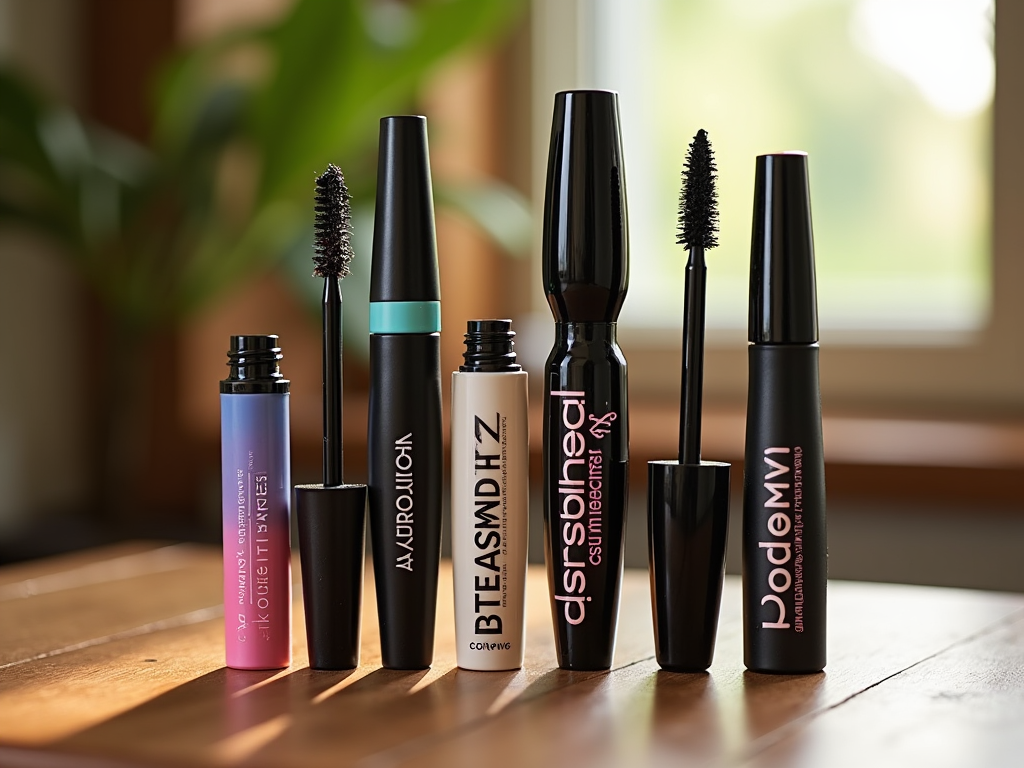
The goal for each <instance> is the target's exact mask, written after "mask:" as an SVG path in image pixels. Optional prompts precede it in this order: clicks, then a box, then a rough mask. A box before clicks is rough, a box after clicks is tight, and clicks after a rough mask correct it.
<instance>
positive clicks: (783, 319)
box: [749, 152, 818, 344]
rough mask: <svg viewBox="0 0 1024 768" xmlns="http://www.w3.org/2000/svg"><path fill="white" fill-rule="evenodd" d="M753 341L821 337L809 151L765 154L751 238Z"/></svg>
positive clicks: (759, 171) (760, 161) (796, 341)
mask: <svg viewBox="0 0 1024 768" xmlns="http://www.w3.org/2000/svg"><path fill="white" fill-rule="evenodd" d="M749 332H750V333H749V338H750V341H752V342H754V343H755V344H810V343H814V342H816V341H817V340H818V302H817V296H816V289H815V281H814V235H813V233H812V230H811V193H810V184H809V182H808V177H807V155H806V153H804V152H784V153H781V154H776V155H759V156H758V158H757V171H756V176H755V180H754V225H753V234H752V237H751V242H750V328H749Z"/></svg>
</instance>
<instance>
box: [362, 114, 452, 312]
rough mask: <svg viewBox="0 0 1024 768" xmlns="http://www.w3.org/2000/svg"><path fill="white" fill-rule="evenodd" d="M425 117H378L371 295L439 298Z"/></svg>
mask: <svg viewBox="0 0 1024 768" xmlns="http://www.w3.org/2000/svg"><path fill="white" fill-rule="evenodd" d="M440 300H441V287H440V282H439V280H438V273H437V243H436V239H435V237H434V196H433V190H432V187H431V183H430V159H429V157H428V154H427V118H425V117H422V116H420V115H399V116H395V117H383V118H381V121H380V145H379V148H378V156H377V207H376V209H375V211H374V217H373V263H372V264H371V267H370V301H440Z"/></svg>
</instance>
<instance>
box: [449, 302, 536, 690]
mask: <svg viewBox="0 0 1024 768" xmlns="http://www.w3.org/2000/svg"><path fill="white" fill-rule="evenodd" d="M467 325H468V328H467V333H466V351H465V361H464V364H463V365H461V366H460V367H459V370H458V371H456V372H455V373H453V374H452V485H451V497H452V571H453V574H454V576H453V578H454V580H455V638H456V643H457V646H458V647H457V650H456V658H457V661H458V665H459V666H460V667H462V668H463V669H472V670H482V671H497V670H504V669H518V668H519V667H521V666H522V665H523V642H524V634H525V610H524V603H525V590H526V556H527V543H528V532H529V496H530V480H529V476H530V446H529V444H530V439H529V437H530V435H529V421H528V399H527V387H526V381H527V373H526V371H523V370H522V369H521V368H520V366H519V365H518V364H517V363H516V354H515V352H514V351H513V337H514V336H515V333H514V332H513V331H512V323H511V321H509V320H470V321H469V323H468V324H467Z"/></svg>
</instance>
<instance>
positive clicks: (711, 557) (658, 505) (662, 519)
mask: <svg viewBox="0 0 1024 768" xmlns="http://www.w3.org/2000/svg"><path fill="white" fill-rule="evenodd" d="M729 470H730V466H729V465H728V464H722V463H719V462H705V463H703V464H680V463H678V462H672V461H651V462H648V464H647V489H648V490H647V553H648V561H649V563H650V574H651V597H652V601H651V603H652V608H653V611H654V649H655V653H656V655H657V658H658V664H659V665H661V667H662V669H667V670H670V671H672V672H703V671H704V670H706V669H707V668H708V667H710V666H711V662H712V660H713V659H714V654H715V637H716V633H717V631H718V613H719V608H720V606H721V604H722V579H723V577H724V576H725V544H726V539H727V538H728V534H729Z"/></svg>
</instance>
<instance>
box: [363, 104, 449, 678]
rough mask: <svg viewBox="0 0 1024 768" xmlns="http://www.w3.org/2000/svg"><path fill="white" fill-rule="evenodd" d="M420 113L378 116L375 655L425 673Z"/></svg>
mask: <svg viewBox="0 0 1024 768" xmlns="http://www.w3.org/2000/svg"><path fill="white" fill-rule="evenodd" d="M428 157H429V154H428V151H427V121H426V118H424V117H420V116H417V115H398V116H393V117H385V118H382V119H381V121H380V152H379V155H378V161H377V205H376V208H375V210H374V226H373V262H372V263H371V265H370V412H369V421H368V424H367V433H368V437H367V443H368V450H369V467H368V469H369V483H368V485H369V500H370V533H371V535H372V543H373V575H374V581H375V584H376V587H377V620H378V622H379V625H380V642H381V660H382V663H383V664H384V666H385V667H389V668H391V669H425V668H426V667H429V666H430V663H431V661H432V660H433V653H434V609H435V606H436V605H437V568H438V560H439V558H440V555H441V489H442V482H443V474H442V469H443V467H442V463H443V459H444V454H443V452H442V443H441V439H442V438H441V362H440V342H441V335H440V330H441V288H440V280H439V278H438V271H437V246H436V244H435V240H434V201H433V192H432V190H431V183H430V162H429V160H428Z"/></svg>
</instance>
